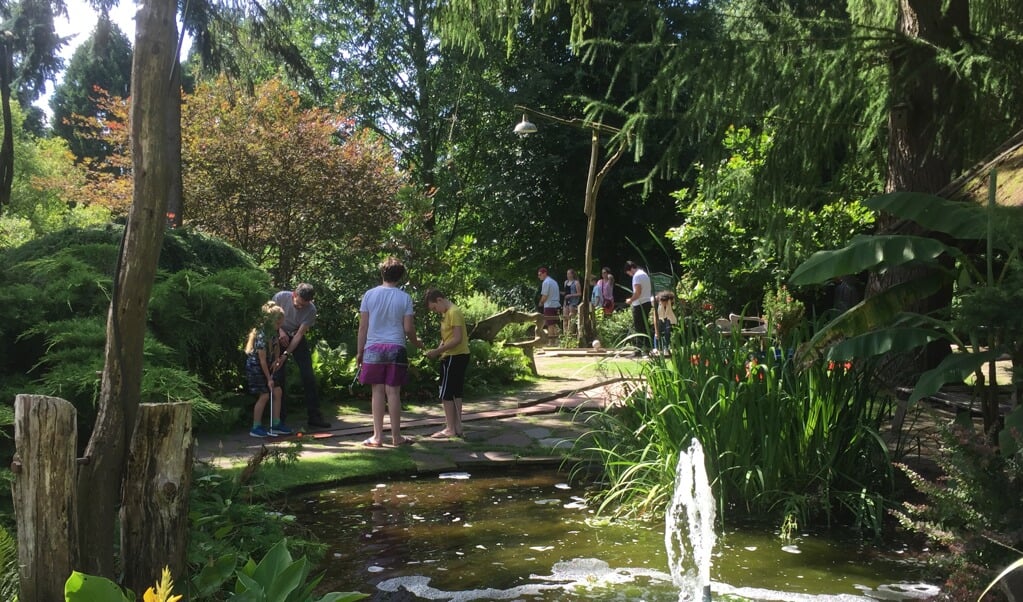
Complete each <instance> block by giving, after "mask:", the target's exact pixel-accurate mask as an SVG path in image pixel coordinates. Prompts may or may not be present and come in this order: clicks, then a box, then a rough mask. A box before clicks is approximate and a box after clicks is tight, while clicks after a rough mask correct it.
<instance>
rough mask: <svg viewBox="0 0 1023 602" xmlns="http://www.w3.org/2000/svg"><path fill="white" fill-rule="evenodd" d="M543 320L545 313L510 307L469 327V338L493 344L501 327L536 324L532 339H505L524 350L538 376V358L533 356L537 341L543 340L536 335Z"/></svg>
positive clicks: (512, 345)
mask: <svg viewBox="0 0 1023 602" xmlns="http://www.w3.org/2000/svg"><path fill="white" fill-rule="evenodd" d="M543 322H544V317H543V314H540V313H537V312H531V313H526V312H523V311H519V310H516V309H512V308H508V309H506V310H504V311H502V312H500V313H496V314H494V315H492V316H490V317H488V318H484V319H482V320H480V321H479V322H477V323H476V324H474V325H473V327H472V328H471V329H469V338H470V339H477V340H481V341H487V342H488V343H491V344H493V343H495V342H496V341H495V339H497V333H499V332H501V329H502V328H504V327H505V326H507V325H509V324H529V323H533V324H535V326H534V328H533V329H531V332H532V334H533V337H532V338H531V339H527V340H525V341H505V345H507V346H508V347H515V348H517V349H520V350H522V354H523V355H525V356H526V359H527V360H529V369H530V371H531V372H532V373H533V376H536V375H537V370H536V360H535V359H534V358H533V349H534V348H535V347H536V345H537V343H539V342H540V341H541V340H542V338H541V337H538V336H536V333H537V332H539V331H540V329H542V328H543Z"/></svg>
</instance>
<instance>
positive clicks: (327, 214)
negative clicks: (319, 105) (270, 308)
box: [182, 78, 402, 286]
mask: <svg viewBox="0 0 1023 602" xmlns="http://www.w3.org/2000/svg"><path fill="white" fill-rule="evenodd" d="M183 115H184V117H183V119H184V127H183V140H184V143H183V149H182V153H183V159H184V163H185V168H184V190H185V198H186V202H187V204H188V205H189V207H190V216H189V217H190V219H189V223H190V225H192V226H194V227H196V228H198V229H200V230H204V231H207V232H210V233H214V234H217V235H218V236H221V237H223V238H224V239H225V240H227V241H228V242H230V243H231V244H233V245H235V246H237V247H239V248H241V249H244V250H245V251H247V252H249V253H251V254H252V255H253V256H254V257H255V258H256V259H257V260H258V261H259V262H260V263H261V264H263V265H269V266H272V270H273V274H272V275H273V277H274V280H275V282H276V283H277V284H279V285H281V286H287V285H290V284H292V282H291V279H292V277H293V276H294V274H295V272H296V270H297V266H299V265H300V264H301V262H302V261H303V259H304V258H305V257H306V254H307V250H308V249H310V248H311V247H315V246H316V245H318V244H321V243H326V242H339V241H343V243H344V246H345V248H347V249H348V250H349V251H355V250H371V249H376V248H378V247H379V244H380V242H381V237H382V234H383V233H384V232H385V231H386V227H387V225H388V224H390V223H393V222H396V221H398V205H397V202H396V199H395V195H396V192H397V190H398V187H399V185H400V184H401V182H402V175H401V174H400V173H399V172H398V171H397V169H396V166H395V162H394V158H393V156H392V155H391V153H390V150H389V149H388V148H387V147H386V146H385V145H384V144H382V142H381V141H380V140H379V139H378V138H376V137H375V136H373V135H372V134H370V133H369V132H366V131H364V130H357V129H355V128H354V127H353V125H352V122H351V119H350V118H348V117H347V115H346V114H345V113H343V112H342V111H341V110H340V109H337V110H326V109H303V108H302V107H301V104H300V101H299V97H298V94H297V93H295V92H293V91H290V90H287V89H285V88H284V87H283V85H282V84H281V83H280V82H279V81H277V80H272V81H268V82H266V83H263V84H260V85H259V86H257V87H256V90H255V95H253V96H250V95H248V94H245V93H244V92H243V91H241V90H237V89H236V88H234V87H233V86H231V85H230V83H229V82H228V81H227V80H226V79H224V78H220V79H218V80H217V81H215V82H210V83H204V84H201V85H199V86H198V87H197V88H196V91H195V93H194V94H192V95H190V96H188V97H187V99H186V104H185V109H184V113H183Z"/></svg>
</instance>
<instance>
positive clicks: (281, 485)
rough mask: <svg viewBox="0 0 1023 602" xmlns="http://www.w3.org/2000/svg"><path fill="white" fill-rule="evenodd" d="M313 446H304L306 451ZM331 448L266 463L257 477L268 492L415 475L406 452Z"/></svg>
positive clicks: (232, 469) (236, 471)
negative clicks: (299, 456)
mask: <svg viewBox="0 0 1023 602" xmlns="http://www.w3.org/2000/svg"><path fill="white" fill-rule="evenodd" d="M316 447H317V446H311V445H310V446H305V448H304V450H305V451H306V452H308V451H313V450H315V449H316ZM339 451H340V450H338V449H337V448H332V449H330V450H329V451H326V452H325V453H322V454H313V455H305V456H302V457H301V458H300V459H298V460H296V461H294V462H273V461H267V462H266V463H264V464H263V466H262V467H261V468H260V475H261V478H262V480H263V482H264V483H265V485H266V487H267V488H268V489H269V490H271V491H285V490H288V489H291V488H294V487H303V488H316V487H317V486H322V485H326V484H329V483H336V482H340V481H354V480H359V479H365V478H369V477H371V476H372V477H386V476H387V475H393V474H405V473H410V472H415V469H416V464H415V462H413V461H412V459H411V458H410V457H409V455H408V454H407V453H402V452H400V451H397V450H385V451H384V452H378V451H362V450H355V451H343V452H341V453H338V452H339ZM243 468H244V467H243V466H241V465H239V466H232V467H230V468H225V469H224V472H225V473H226V474H228V475H231V476H232V477H233V476H236V475H238V474H239V473H240V472H241V471H242V469H243Z"/></svg>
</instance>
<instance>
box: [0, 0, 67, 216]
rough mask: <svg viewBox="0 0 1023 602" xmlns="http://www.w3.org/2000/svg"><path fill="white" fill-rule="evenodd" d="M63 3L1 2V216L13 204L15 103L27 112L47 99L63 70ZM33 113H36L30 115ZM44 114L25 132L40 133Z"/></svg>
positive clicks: (37, 0) (58, 0)
mask: <svg viewBox="0 0 1023 602" xmlns="http://www.w3.org/2000/svg"><path fill="white" fill-rule="evenodd" d="M66 13H67V9H66V7H65V6H64V2H63V1H62V0H53V1H52V2H51V1H50V0H21V2H18V3H11V2H10V1H9V0H0V18H2V19H3V22H2V23H0V113H2V118H3V139H2V141H0V210H2V209H3V207H4V205H7V204H9V203H10V200H11V186H12V184H13V182H14V118H13V113H12V109H11V100H12V98H13V99H16V100H17V101H18V103H19V104H20V105H21V106H23V107H31V106H32V102H33V101H34V100H35V99H37V98H39V95H40V94H42V92H43V90H44V88H45V85H46V82H47V81H51V80H53V77H54V75H56V73H57V72H59V71H60V69H61V68H63V66H64V62H63V60H62V59H61V58H60V56H58V54H57V53H58V51H59V50H60V49H61V47H63V46H64V43H65V42H64V40H63V39H61V38H60V37H59V36H57V33H56V31H55V29H54V26H53V18H54V16H56V15H58V14H66ZM30 111H31V109H30ZM41 115H42V112H41V111H38V110H35V111H31V112H30V113H29V114H28V115H27V117H28V119H27V122H26V124H25V127H26V128H27V129H28V130H29V131H31V132H33V133H37V134H38V133H40V130H41Z"/></svg>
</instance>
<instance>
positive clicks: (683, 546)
mask: <svg viewBox="0 0 1023 602" xmlns="http://www.w3.org/2000/svg"><path fill="white" fill-rule="evenodd" d="M664 520H665V525H664V526H665V528H664V548H665V551H666V552H667V555H668V568H669V570H670V571H671V581H672V583H674V584H675V586H676V587H678V588H679V594H678V599H679V602H687V601H695V600H698V599H700V600H703V601H704V602H710V599H711V596H710V559H711V552H712V551H713V549H714V542H715V534H714V494H713V492H712V491H711V489H710V482H709V481H708V479H707V467H706V465H705V464H704V457H703V446H702V445H700V442H699V441H698V440H696V439H693V440H692V443H691V444H690V446H689V449H688V451H687V450H681V451H679V455H678V465H677V466H676V468H675V492H674V494H673V495H672V498H671V502H670V503H669V504H668V509H667V511H666V512H665V517H664Z"/></svg>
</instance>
